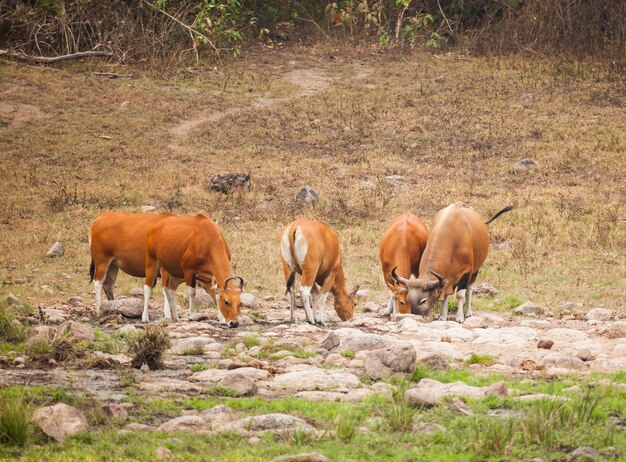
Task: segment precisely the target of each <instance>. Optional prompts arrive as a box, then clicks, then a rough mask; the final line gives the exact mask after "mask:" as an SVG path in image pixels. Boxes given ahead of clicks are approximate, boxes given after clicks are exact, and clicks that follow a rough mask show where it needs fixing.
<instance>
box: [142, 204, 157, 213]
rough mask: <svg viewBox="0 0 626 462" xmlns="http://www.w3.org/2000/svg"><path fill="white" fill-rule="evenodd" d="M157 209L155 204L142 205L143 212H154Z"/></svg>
mask: <svg viewBox="0 0 626 462" xmlns="http://www.w3.org/2000/svg"><path fill="white" fill-rule="evenodd" d="M155 210H156V207H155V206H154V205H142V206H141V211H142V212H143V213H148V212H153V211H155Z"/></svg>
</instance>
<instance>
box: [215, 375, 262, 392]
mask: <svg viewBox="0 0 626 462" xmlns="http://www.w3.org/2000/svg"><path fill="white" fill-rule="evenodd" d="M219 385H220V386H222V387H226V388H230V389H231V390H233V391H234V392H235V394H236V395H237V396H254V395H256V393H257V386H256V384H255V383H254V382H253V381H252V380H250V379H249V378H248V377H246V376H245V375H243V374H239V373H235V374H228V375H227V376H226V377H224V378H223V379H222V380H220V382H219Z"/></svg>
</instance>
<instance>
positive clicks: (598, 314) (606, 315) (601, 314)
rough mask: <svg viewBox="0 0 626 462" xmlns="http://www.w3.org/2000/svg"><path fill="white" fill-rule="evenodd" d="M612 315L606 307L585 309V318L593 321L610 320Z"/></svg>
mask: <svg viewBox="0 0 626 462" xmlns="http://www.w3.org/2000/svg"><path fill="white" fill-rule="evenodd" d="M612 316H613V312H612V311H611V310H609V309H607V308H594V309H592V310H589V311H587V314H586V315H585V318H587V319H588V320H590V321H591V320H594V321H610V320H611V317H612Z"/></svg>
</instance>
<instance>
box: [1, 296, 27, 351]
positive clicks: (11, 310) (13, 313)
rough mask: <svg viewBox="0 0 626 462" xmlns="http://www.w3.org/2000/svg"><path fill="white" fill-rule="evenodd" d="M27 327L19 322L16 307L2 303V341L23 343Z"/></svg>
mask: <svg viewBox="0 0 626 462" xmlns="http://www.w3.org/2000/svg"><path fill="white" fill-rule="evenodd" d="M26 331H27V329H26V327H25V326H23V325H22V323H21V322H20V321H19V320H18V313H17V310H16V309H15V307H13V306H11V305H9V304H8V303H6V302H4V301H2V302H0V341H4V342H21V341H22V340H24V338H25V337H26Z"/></svg>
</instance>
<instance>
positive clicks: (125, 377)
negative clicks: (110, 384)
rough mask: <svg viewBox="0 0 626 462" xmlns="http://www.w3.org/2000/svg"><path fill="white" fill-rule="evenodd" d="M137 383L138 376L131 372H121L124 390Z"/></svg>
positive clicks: (121, 384)
mask: <svg viewBox="0 0 626 462" xmlns="http://www.w3.org/2000/svg"><path fill="white" fill-rule="evenodd" d="M135 383H137V376H136V375H135V373H134V372H133V371H132V370H131V371H121V372H120V386H121V387H123V388H127V387H130V386H132V385H134V384H135Z"/></svg>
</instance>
